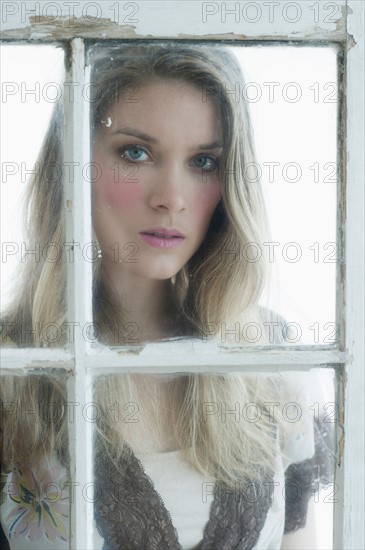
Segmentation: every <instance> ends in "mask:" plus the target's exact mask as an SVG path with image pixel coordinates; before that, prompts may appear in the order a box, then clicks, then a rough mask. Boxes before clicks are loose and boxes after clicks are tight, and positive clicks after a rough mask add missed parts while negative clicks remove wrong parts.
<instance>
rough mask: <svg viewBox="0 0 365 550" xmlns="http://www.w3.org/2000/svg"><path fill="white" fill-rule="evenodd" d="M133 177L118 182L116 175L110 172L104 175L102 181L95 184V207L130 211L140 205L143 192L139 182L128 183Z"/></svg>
mask: <svg viewBox="0 0 365 550" xmlns="http://www.w3.org/2000/svg"><path fill="white" fill-rule="evenodd" d="M128 178H129V180H131V179H132V177H130V176H128V174H127V175H126V177H125V180H126V181H123V179H124V178H120V180H119V181H116V177H115V174H114V173H113V172H112V171H111V170H109V171H108V172H107V173H104V174H103V177H102V178H101V179H100V181H99V182H98V183H96V184H94V200H95V206H96V207H99V208H102V207H103V206H107V207H109V208H112V209H117V210H118V211H120V210H130V209H131V208H133V207H134V206H135V205H136V204H138V203H140V201H141V198H142V190H141V187H140V185H138V183H137V182H132V181H128Z"/></svg>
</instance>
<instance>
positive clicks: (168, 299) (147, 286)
mask: <svg viewBox="0 0 365 550" xmlns="http://www.w3.org/2000/svg"><path fill="white" fill-rule="evenodd" d="M102 280H103V284H104V288H105V290H106V292H107V294H108V295H109V296H112V300H113V302H114V303H115V302H116V303H115V305H116V306H117V309H119V310H120V315H119V317H120V320H121V322H122V323H123V326H127V332H129V333H131V332H133V338H134V339H137V342H136V343H142V342H148V341H150V342H151V341H159V340H162V339H164V338H171V337H173V336H176V335H177V334H176V329H174V326H175V322H176V318H177V314H178V308H177V304H176V299H175V296H174V291H173V286H172V283H171V280H170V279H168V280H155V279H146V278H142V277H138V276H136V275H134V274H131V273H125V272H119V273H115V271H109V270H108V269H106V268H102ZM174 321H175V322H174Z"/></svg>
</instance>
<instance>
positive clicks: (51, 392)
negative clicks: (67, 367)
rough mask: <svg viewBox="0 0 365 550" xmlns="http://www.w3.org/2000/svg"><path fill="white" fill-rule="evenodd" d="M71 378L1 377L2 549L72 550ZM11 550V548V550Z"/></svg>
mask: <svg viewBox="0 0 365 550" xmlns="http://www.w3.org/2000/svg"><path fill="white" fill-rule="evenodd" d="M67 377H68V373H67V372H65V371H62V370H61V369H49V370H47V371H44V369H39V370H38V372H37V370H36V369H35V371H34V372H32V373H30V374H28V375H26V376H13V375H9V376H5V375H4V376H2V377H1V379H0V384H1V392H0V398H1V403H0V404H1V436H2V437H1V493H0V518H1V528H2V530H1V533H0V541H1V548H4V549H7V548H9V547H10V548H11V549H13V548H27V549H28V548H29V549H33V550H42V549H50V548H52V549H56V548H57V549H60V548H64V549H66V548H69V542H68V541H69V536H70V517H71V516H70V500H71V501H72V495H73V493H72V490H73V487H74V485H76V484H74V485H73V484H72V482H71V477H70V471H69V449H68V428H69V423H70V422H74V416H73V415H74V410H75V407H73V404H72V403H71V402H69V400H68V399H67V389H66V383H67ZM8 544H9V546H8Z"/></svg>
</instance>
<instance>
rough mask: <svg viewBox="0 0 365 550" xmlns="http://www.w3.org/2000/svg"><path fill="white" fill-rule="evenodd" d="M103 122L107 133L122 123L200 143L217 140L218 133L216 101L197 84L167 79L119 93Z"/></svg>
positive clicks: (218, 115) (116, 128)
mask: <svg viewBox="0 0 365 550" xmlns="http://www.w3.org/2000/svg"><path fill="white" fill-rule="evenodd" d="M105 120H107V121H108V124H105ZM103 123H104V127H105V129H106V130H108V131H109V132H113V131H115V130H118V129H120V127H121V125H123V126H133V125H134V126H135V125H138V126H139V129H142V128H143V130H144V131H146V132H148V131H150V132H151V133H152V134H153V133H156V132H157V133H161V132H162V133H166V134H169V133H173V134H174V135H175V136H179V135H181V136H182V137H183V136H185V137H187V136H189V137H190V139H191V140H194V141H197V142H199V143H203V142H204V141H205V140H208V141H209V139H210V140H211V139H217V138H219V137H220V133H221V117H220V113H219V109H218V107H217V104H216V102H215V100H214V99H213V98H211V97H207V96H206V94H204V93H203V90H202V89H200V88H199V86H195V85H192V84H189V83H187V82H184V81H179V80H170V79H159V80H155V81H152V82H150V83H148V84H146V85H144V86H142V87H140V88H136V89H134V90H133V94H129V95H128V94H127V95H122V96H121V98H120V99H119V100H118V101H117V102H115V103H113V104H111V105H110V106H109V107H108V108H107V110H106V112H105V114H104V116H103Z"/></svg>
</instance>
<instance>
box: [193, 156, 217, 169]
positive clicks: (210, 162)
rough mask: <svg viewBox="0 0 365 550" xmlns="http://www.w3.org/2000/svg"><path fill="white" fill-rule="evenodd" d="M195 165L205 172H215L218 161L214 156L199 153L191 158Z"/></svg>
mask: <svg viewBox="0 0 365 550" xmlns="http://www.w3.org/2000/svg"><path fill="white" fill-rule="evenodd" d="M193 162H194V164H195V166H196V167H197V168H200V169H201V170H204V171H205V172H216V171H217V169H218V161H217V159H216V158H214V157H210V156H208V155H199V156H198V157H195V158H194V160H193Z"/></svg>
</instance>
